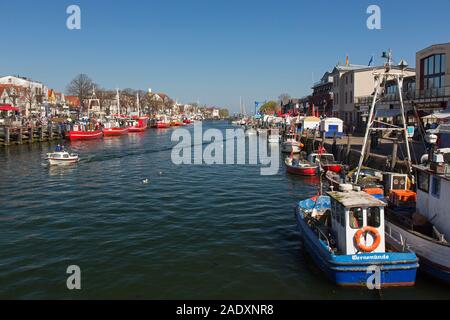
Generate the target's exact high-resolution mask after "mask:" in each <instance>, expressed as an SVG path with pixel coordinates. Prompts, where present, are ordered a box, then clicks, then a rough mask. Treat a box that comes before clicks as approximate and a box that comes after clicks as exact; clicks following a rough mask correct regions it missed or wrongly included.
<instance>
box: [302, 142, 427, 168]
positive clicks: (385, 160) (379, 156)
mask: <svg viewBox="0 0 450 320" xmlns="http://www.w3.org/2000/svg"><path fill="white" fill-rule="evenodd" d="M401 140H402V139H397V138H389V137H385V138H382V137H381V138H379V139H378V145H376V146H369V148H368V150H367V152H366V157H365V159H366V163H367V165H368V166H369V167H372V168H374V169H378V170H388V171H393V172H394V171H397V172H406V171H407V161H406V160H405V158H406V148H405V145H404V142H403V141H401ZM301 142H302V143H303V144H304V145H305V150H306V152H308V153H310V152H312V151H313V150H317V149H318V147H319V146H320V145H323V146H324V147H325V149H326V150H327V151H328V152H330V153H332V154H333V155H334V157H335V159H336V160H337V161H341V162H343V163H345V164H347V165H349V166H351V167H354V166H356V165H357V164H358V160H359V157H360V156H361V149H362V144H363V137H362V136H355V135H345V136H343V137H342V138H341V139H336V138H323V137H317V136H315V134H310V135H304V136H302V137H301ZM411 145H412V146H413V148H412V162H413V163H417V162H418V161H419V160H420V158H421V156H422V155H423V154H425V153H426V149H425V146H424V144H423V143H422V142H419V141H412V142H411Z"/></svg>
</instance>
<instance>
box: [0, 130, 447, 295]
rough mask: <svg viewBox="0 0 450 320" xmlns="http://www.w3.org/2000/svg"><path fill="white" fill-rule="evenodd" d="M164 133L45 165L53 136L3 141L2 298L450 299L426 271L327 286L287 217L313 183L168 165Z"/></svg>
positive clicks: (225, 168)
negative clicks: (75, 270)
mask: <svg viewBox="0 0 450 320" xmlns="http://www.w3.org/2000/svg"><path fill="white" fill-rule="evenodd" d="M203 127H204V129H207V128H216V129H220V130H224V129H226V128H230V125H229V124H228V123H226V122H204V124H203ZM191 128H192V127H191ZM190 130H192V129H190ZM172 132H173V129H166V130H153V129H152V130H148V131H147V132H145V133H143V134H136V135H128V136H125V137H119V138H105V139H104V140H99V141H90V142H77V143H67V146H68V147H70V148H71V150H73V151H74V152H77V153H79V154H80V156H81V158H82V161H81V162H80V163H79V164H77V165H75V166H72V167H67V168H59V167H49V166H47V164H46V162H45V161H44V158H45V155H46V153H47V152H48V151H50V150H52V148H54V144H53V145H51V144H34V145H23V146H14V147H10V148H7V149H0V245H1V248H0V298H21V299H28V298H31V299H39V298H63V299H81V298H83V299H84V298H128V299H134V298H136V299H188V298H191V299H210V298H215V299H400V298H407V299H408V298H412V299H414V298H420V299H428V298H449V297H450V290H449V289H448V287H445V286H442V285H440V284H439V283H437V282H436V281H433V280H431V279H428V278H426V277H424V276H419V277H418V279H417V286H416V287H414V288H401V289H387V290H383V291H382V292H381V294H380V293H377V292H373V291H369V290H366V289H347V288H338V287H336V286H334V285H333V284H331V283H329V282H328V281H327V279H326V278H325V277H324V276H323V275H322V273H321V272H319V270H318V269H317V268H316V267H315V266H314V264H313V263H312V261H311V260H310V258H309V257H308V256H307V255H306V254H305V253H304V252H303V251H302V247H301V242H300V238H299V235H298V232H297V230H296V224H295V218H294V211H293V208H294V205H295V203H296V201H298V200H300V199H302V198H304V197H308V196H312V195H314V194H315V193H316V192H317V184H316V183H317V181H314V180H311V179H302V178H300V177H293V176H288V175H286V173H285V172H284V169H283V164H282V161H280V171H279V173H278V174H277V175H273V176H262V175H260V167H259V166H258V165H213V166H207V165H182V166H176V165H174V164H173V163H172V161H171V150H172V149H171V147H172V146H173V145H174V144H175V143H173V142H171V134H172ZM145 179H148V183H144V180H145ZM69 265H78V266H79V267H80V268H81V286H82V289H81V290H80V291H69V290H68V289H67V287H66V279H67V277H68V276H69V275H67V274H66V269H67V267H68V266H69Z"/></svg>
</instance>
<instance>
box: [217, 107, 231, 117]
mask: <svg viewBox="0 0 450 320" xmlns="http://www.w3.org/2000/svg"><path fill="white" fill-rule="evenodd" d="M219 116H220V117H221V118H222V119H225V118H228V117H229V116H230V112H228V109H220V110H219Z"/></svg>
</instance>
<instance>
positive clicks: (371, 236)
mask: <svg viewBox="0 0 450 320" xmlns="http://www.w3.org/2000/svg"><path fill="white" fill-rule="evenodd" d="M328 195H329V196H330V200H331V201H330V205H331V230H332V232H333V234H334V235H335V237H336V240H337V241H336V242H337V249H338V251H339V252H340V253H341V254H346V255H353V254H358V253H368V252H373V253H384V252H385V237H384V207H385V205H386V204H385V203H384V202H383V201H381V200H378V199H376V198H374V197H372V196H371V195H369V194H367V193H365V192H361V191H348V192H328ZM366 231H369V232H366ZM361 248H373V250H362V249H361Z"/></svg>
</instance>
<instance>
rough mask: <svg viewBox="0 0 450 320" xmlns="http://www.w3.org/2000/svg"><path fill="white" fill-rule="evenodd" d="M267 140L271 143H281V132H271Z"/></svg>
mask: <svg viewBox="0 0 450 320" xmlns="http://www.w3.org/2000/svg"><path fill="white" fill-rule="evenodd" d="M267 142H268V143H270V144H279V143H280V135H279V134H270V135H269V137H268V138H267Z"/></svg>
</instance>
